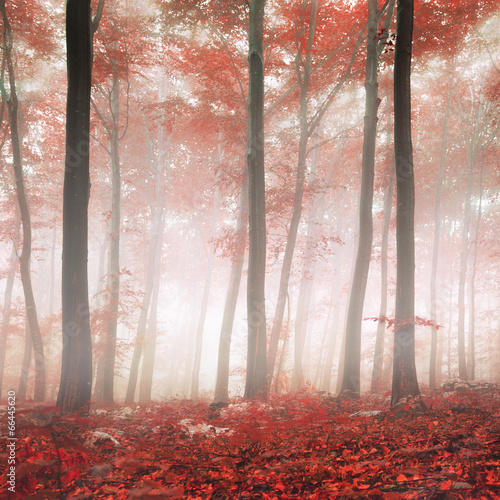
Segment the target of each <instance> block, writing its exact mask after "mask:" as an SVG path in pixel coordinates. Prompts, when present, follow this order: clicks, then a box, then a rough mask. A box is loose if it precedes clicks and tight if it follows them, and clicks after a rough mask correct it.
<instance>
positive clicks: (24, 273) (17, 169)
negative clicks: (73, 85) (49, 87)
mask: <svg viewBox="0 0 500 500" xmlns="http://www.w3.org/2000/svg"><path fill="white" fill-rule="evenodd" d="M0 11H1V14H2V21H3V26H4V40H5V42H4V45H3V50H4V58H5V65H6V67H7V76H8V81H9V93H7V89H6V87H5V83H4V81H3V72H2V81H1V91H2V97H3V98H4V99H5V100H6V101H7V110H8V114H9V122H10V137H11V145H12V163H13V167H14V179H15V184H16V193H17V202H18V206H19V212H20V214H21V222H22V226H23V231H22V235H23V238H22V242H23V247H22V250H21V254H20V255H19V267H20V271H21V282H22V284H23V291H24V300H25V304H26V322H27V327H26V334H27V335H28V334H29V336H30V337H31V341H32V343H33V350H34V352H35V394H34V400H35V401H43V400H44V399H45V355H44V352H43V341H42V334H41V331H40V325H39V323H38V315H37V311H36V304H35V296H34V294H33V286H32V283H31V269H30V262H31V240H32V235H31V214H30V207H29V201H28V195H27V192H26V186H25V183H24V173H23V160H22V152H21V147H22V135H21V133H20V131H19V117H18V110H19V102H18V98H17V90H16V78H15V74H14V64H13V61H12V43H13V39H12V29H11V27H10V21H9V18H8V16H7V11H6V8H5V0H1V2H0ZM27 342H29V340H27Z"/></svg>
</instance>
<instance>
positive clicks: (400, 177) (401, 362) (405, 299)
mask: <svg viewBox="0 0 500 500" xmlns="http://www.w3.org/2000/svg"><path fill="white" fill-rule="evenodd" d="M412 37H413V0H398V15H397V38H396V54H395V59H394V145H395V155H396V186H397V219H396V241H397V277H396V315H395V316H396V317H395V322H396V324H395V328H394V361H393V373H392V399H391V404H393V405H394V404H396V403H397V402H398V401H399V400H400V399H401V398H403V397H406V396H417V395H419V394H420V390H419V388H418V381H417V370H416V367H415V323H414V316H415V237H414V212H415V179H414V171H413V148H412V141H411V91H410V69H411V51H412Z"/></svg>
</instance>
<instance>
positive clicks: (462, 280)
mask: <svg viewBox="0 0 500 500" xmlns="http://www.w3.org/2000/svg"><path fill="white" fill-rule="evenodd" d="M474 166H475V162H474V160H473V158H472V155H471V158H470V159H469V169H468V173H467V185H466V188H465V213H464V220H463V226H462V247H461V250H460V271H459V275H458V376H459V377H460V378H461V379H463V380H467V359H466V353H465V284H466V280H467V260H468V257H469V229H470V220H471V211H472V209H471V198H472V189H473V184H474V182H473V181H474Z"/></svg>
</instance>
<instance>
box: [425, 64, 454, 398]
mask: <svg viewBox="0 0 500 500" xmlns="http://www.w3.org/2000/svg"><path fill="white" fill-rule="evenodd" d="M455 66H456V58H455V62H454V63H453V70H452V74H451V77H450V83H449V87H448V97H447V100H446V109H445V112H444V118H443V131H442V134H441V155H440V162H439V173H438V178H437V181H436V199H435V202H434V238H433V246H432V270H431V283H430V286H431V322H432V325H431V352H430V362H429V388H430V389H435V388H436V358H437V337H438V327H437V312H436V295H437V286H436V280H437V274H438V260H439V238H440V234H441V191H442V187H443V180H444V167H445V161H446V140H447V130H448V121H449V119H450V112H451V98H452V95H453V79H454V73H455Z"/></svg>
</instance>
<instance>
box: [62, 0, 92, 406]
mask: <svg viewBox="0 0 500 500" xmlns="http://www.w3.org/2000/svg"><path fill="white" fill-rule="evenodd" d="M66 42H67V65H68V102H67V110H66V161H65V172H64V195H63V255H62V260H63V262H62V328H63V353H62V367H61V384H60V386H59V394H58V397H57V405H58V406H60V407H61V408H62V410H63V411H68V412H74V411H82V412H85V411H87V410H88V407H89V403H90V394H91V388H92V341H91V336H90V318H89V293H88V275H87V256H88V212H87V210H88V201H89V195H90V178H89V127H90V87H91V77H92V32H91V8H90V0H67V2H66Z"/></svg>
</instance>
